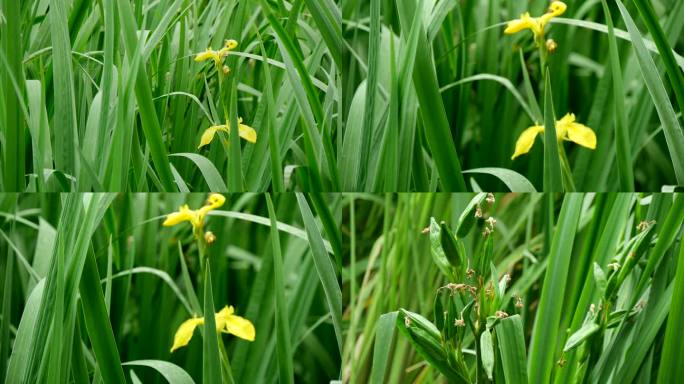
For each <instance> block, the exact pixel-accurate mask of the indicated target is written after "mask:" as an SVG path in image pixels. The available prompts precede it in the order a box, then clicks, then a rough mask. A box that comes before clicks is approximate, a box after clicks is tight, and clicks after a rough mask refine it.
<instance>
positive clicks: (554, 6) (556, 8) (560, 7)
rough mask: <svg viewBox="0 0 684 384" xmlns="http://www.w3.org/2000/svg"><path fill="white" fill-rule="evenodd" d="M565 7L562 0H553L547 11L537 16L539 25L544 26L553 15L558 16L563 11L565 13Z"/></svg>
mask: <svg viewBox="0 0 684 384" xmlns="http://www.w3.org/2000/svg"><path fill="white" fill-rule="evenodd" d="M567 8H568V6H567V5H565V3H564V2H562V1H554V2H553V3H551V5H550V6H549V11H548V12H547V13H545V14H543V15H542V16H541V17H540V18H539V24H540V25H541V27H542V28H544V27H545V26H546V24H548V23H549V21H551V19H553V18H554V17H558V16H560V15H562V14H563V13H565V10H566V9H567Z"/></svg>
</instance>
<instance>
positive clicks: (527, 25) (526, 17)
mask: <svg viewBox="0 0 684 384" xmlns="http://www.w3.org/2000/svg"><path fill="white" fill-rule="evenodd" d="M525 29H530V30H532V32H533V33H534V34H535V35H537V34H539V33H541V31H542V29H541V27H540V25H539V22H538V21H537V19H535V18H533V17H530V13H529V12H525V13H523V14H522V15H520V18H519V19H515V20H511V21H509V22H508V26H507V27H506V29H505V30H504V33H505V34H507V35H511V34H514V33H518V32H520V31H522V30H525Z"/></svg>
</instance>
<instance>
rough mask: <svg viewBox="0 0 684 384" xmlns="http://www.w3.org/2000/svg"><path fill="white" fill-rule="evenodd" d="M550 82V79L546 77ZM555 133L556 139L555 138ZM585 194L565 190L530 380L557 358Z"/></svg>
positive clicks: (540, 377)
mask: <svg viewBox="0 0 684 384" xmlns="http://www.w3.org/2000/svg"><path fill="white" fill-rule="evenodd" d="M547 85H548V81H547ZM555 139H556V138H555V134H554V137H553V140H554V141H555ZM583 198H584V196H583V195H582V194H579V193H572V194H566V195H565V198H564V199H563V206H562V208H561V212H560V216H559V217H558V222H557V223H556V230H555V233H554V236H553V240H552V242H551V248H550V249H549V255H548V259H549V265H548V267H547V269H546V274H545V276H544V285H543V287H542V293H541V299H540V300H539V309H538V310H537V316H536V319H535V321H534V329H533V331H532V341H531V342H530V354H529V356H528V360H527V366H528V370H529V375H530V380H531V381H532V382H539V383H546V382H549V380H550V379H551V370H552V369H553V365H554V363H555V362H556V360H557V359H556V358H555V357H556V353H557V352H558V351H559V348H557V345H556V344H557V340H558V332H559V327H558V326H559V322H560V319H561V312H562V311H563V301H562V300H558V298H559V297H564V292H565V282H566V280H567V276H568V269H569V267H570V259H571V257H572V245H573V243H574V240H575V232H576V230H577V224H578V221H579V215H580V211H581V209H582V201H583Z"/></svg>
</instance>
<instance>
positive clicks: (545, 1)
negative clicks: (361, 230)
mask: <svg viewBox="0 0 684 384" xmlns="http://www.w3.org/2000/svg"><path fill="white" fill-rule="evenodd" d="M665 4H669V5H665ZM341 7H342V12H343V18H344V20H345V23H344V24H343V25H344V27H345V28H344V31H343V33H344V37H345V41H346V45H347V48H348V49H349V51H350V55H349V65H348V67H349V68H350V70H349V72H348V75H347V76H346V78H345V83H344V84H345V88H344V92H345V95H347V97H346V98H345V103H344V105H343V109H344V111H345V113H346V116H347V124H346V126H345V132H344V138H343V143H342V148H343V156H344V155H345V153H344V149H345V148H347V147H348V148H349V151H350V153H354V151H356V150H357V148H362V149H363V148H377V150H376V151H374V152H373V153H372V154H371V156H367V157H366V156H351V155H350V156H349V157H342V158H341V159H343V160H344V161H342V160H341V161H340V162H339V163H340V169H341V170H342V174H343V180H350V182H349V183H348V184H347V189H348V190H357V189H361V190H372V191H387V192H395V191H431V190H444V191H458V190H464V189H465V188H468V189H473V190H476V191H477V190H480V189H482V190H515V191H527V192H530V191H534V190H535V189H536V190H544V191H573V190H578V191H613V190H619V191H633V190H649V191H660V190H661V189H662V188H663V187H664V186H672V185H682V183H684V176H683V175H682V172H681V169H684V168H683V167H682V163H681V162H682V159H684V131H683V129H682V122H683V120H682V118H681V112H682V108H684V103H682V97H681V95H682V94H684V81H683V80H682V79H684V76H682V69H683V68H684V60H683V58H682V56H681V47H682V43H683V42H684V41H683V40H682V33H681V32H682V24H681V23H680V22H678V21H677V20H681V18H682V17H683V16H684V6H683V5H682V4H681V3H680V2H667V1H666V2H662V1H648V0H635V1H628V2H624V4H623V2H620V1H618V2H598V1H597V2H582V1H565V2H560V1H549V0H534V1H528V2H500V1H474V0H472V1H471V0H468V1H453V2H452V1H428V2H413V1H408V2H391V1H383V0H371V1H368V2H354V1H347V2H343V3H342V5H341ZM530 31H532V32H530ZM567 113H573V114H574V115H575V116H576V121H577V122H581V123H582V125H583V126H584V128H587V127H588V128H590V130H592V131H593V132H595V134H594V135H590V130H587V129H584V128H583V129H582V130H581V131H579V130H576V131H575V132H572V131H566V130H564V129H563V126H562V125H560V121H562V119H563V116H566V114H567ZM556 121H559V122H558V123H556ZM554 125H556V127H555V128H556V131H557V135H554V132H553V131H554V129H553V128H554ZM559 125H560V126H559ZM529 127H534V128H536V129H535V131H536V132H541V130H540V129H539V128H543V127H545V128H546V129H545V134H544V135H540V136H542V137H543V139H542V140H538V141H543V143H544V144H543V145H541V144H537V145H535V146H533V147H531V150H530V151H529V153H528V154H527V155H525V156H520V157H518V155H519V154H520V152H519V151H518V147H519V146H516V142H518V144H521V143H520V141H519V138H520V139H523V138H525V137H524V136H523V137H521V136H520V135H521V134H523V135H524V132H528V131H526V129H528V128H529ZM566 132H567V133H569V134H565V133H566ZM580 132H581V134H580ZM558 139H562V141H559V140H558ZM568 140H569V141H574V142H575V143H577V144H579V145H570V144H567V141H568ZM359 143H363V145H360V144H359ZM532 143H534V138H533V137H530V136H529V135H528V136H527V140H525V143H523V144H526V145H523V146H522V147H527V145H531V144H532ZM529 149H530V148H529V147H527V148H526V150H529ZM397 153H400V154H401V156H397ZM512 154H514V157H516V158H515V159H511V155H512ZM595 164H601V166H594V165H595ZM355 169H361V170H367V171H366V172H364V173H359V177H351V178H349V177H345V176H344V175H345V174H349V175H355V174H354V170H355ZM387 173H390V174H392V175H393V176H392V177H389V178H388V177H387Z"/></svg>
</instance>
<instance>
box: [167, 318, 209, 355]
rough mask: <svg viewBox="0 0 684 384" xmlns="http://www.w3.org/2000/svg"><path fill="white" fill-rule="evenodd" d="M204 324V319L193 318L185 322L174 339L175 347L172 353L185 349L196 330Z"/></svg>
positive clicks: (172, 348)
mask: <svg viewBox="0 0 684 384" xmlns="http://www.w3.org/2000/svg"><path fill="white" fill-rule="evenodd" d="M202 324H204V318H203V317H193V318H192V319H188V320H185V321H184V322H183V324H181V325H180V327H178V330H177V331H176V335H175V336H174V337H173V346H172V347H171V352H173V351H175V350H176V349H178V348H180V347H185V346H186V345H188V343H189V342H190V339H192V334H193V333H194V332H195V328H197V326H198V325H202Z"/></svg>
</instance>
